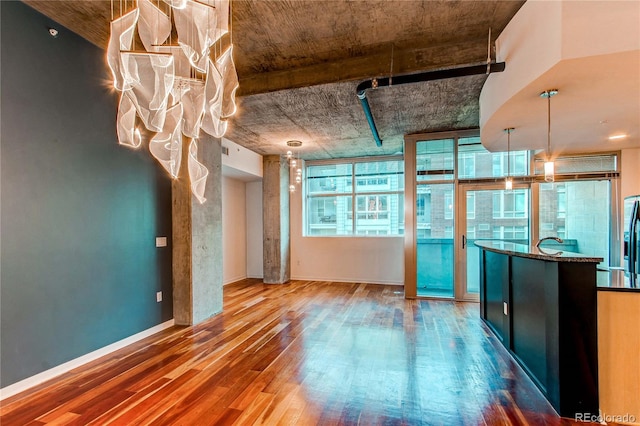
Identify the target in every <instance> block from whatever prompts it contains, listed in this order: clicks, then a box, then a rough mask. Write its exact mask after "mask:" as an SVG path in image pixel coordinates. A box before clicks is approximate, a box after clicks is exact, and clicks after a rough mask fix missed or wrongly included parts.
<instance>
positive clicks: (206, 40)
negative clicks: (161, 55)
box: [173, 1, 218, 73]
mask: <svg viewBox="0 0 640 426" xmlns="http://www.w3.org/2000/svg"><path fill="white" fill-rule="evenodd" d="M173 16H174V21H175V23H176V30H177V32H178V44H179V45H180V47H182V49H183V50H184V53H185V55H187V58H188V59H189V62H190V63H191V66H193V67H194V68H195V69H197V70H198V71H200V72H203V73H204V72H207V60H208V58H209V48H210V47H211V45H213V43H215V41H216V39H215V34H216V25H217V18H218V14H217V13H216V9H215V8H214V7H212V6H209V5H208V4H205V3H199V2H196V1H190V2H187V4H186V6H185V7H184V8H183V9H176V10H175V11H174V14H173Z"/></svg>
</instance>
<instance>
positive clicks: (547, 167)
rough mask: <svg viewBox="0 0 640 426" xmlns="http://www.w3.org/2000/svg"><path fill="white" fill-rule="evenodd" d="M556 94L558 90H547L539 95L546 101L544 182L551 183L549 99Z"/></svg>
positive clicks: (552, 166) (552, 173) (553, 174)
mask: <svg viewBox="0 0 640 426" xmlns="http://www.w3.org/2000/svg"><path fill="white" fill-rule="evenodd" d="M557 94H558V89H549V90H545V91H544V92H542V93H540V97H541V98H546V99H547V152H546V158H545V161H544V180H545V181H546V182H553V181H554V180H555V170H554V169H555V165H554V164H553V158H552V157H551V98H552V97H553V96H555V95H557Z"/></svg>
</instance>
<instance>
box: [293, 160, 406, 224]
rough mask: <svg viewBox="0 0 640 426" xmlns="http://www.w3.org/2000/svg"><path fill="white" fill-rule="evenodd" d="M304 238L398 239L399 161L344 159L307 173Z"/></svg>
mask: <svg viewBox="0 0 640 426" xmlns="http://www.w3.org/2000/svg"><path fill="white" fill-rule="evenodd" d="M306 171H307V173H306V179H305V182H306V211H305V235H307V236H340V235H360V236H361V235H402V234H403V233H404V165H403V162H402V160H401V159H393V160H384V161H360V160H345V161H344V162H340V163H330V164H313V163H309V164H308V165H307V169H306Z"/></svg>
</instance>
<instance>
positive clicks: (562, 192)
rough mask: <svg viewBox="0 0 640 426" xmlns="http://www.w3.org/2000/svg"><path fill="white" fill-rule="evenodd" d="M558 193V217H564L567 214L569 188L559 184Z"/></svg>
mask: <svg viewBox="0 0 640 426" xmlns="http://www.w3.org/2000/svg"><path fill="white" fill-rule="evenodd" d="M556 191H557V194H558V219H564V218H565V217H566V216H567V189H566V186H565V185H563V184H558V187H557V188H556Z"/></svg>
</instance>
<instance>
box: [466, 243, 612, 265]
mask: <svg viewBox="0 0 640 426" xmlns="http://www.w3.org/2000/svg"><path fill="white" fill-rule="evenodd" d="M474 244H475V245H476V246H478V247H480V248H482V249H485V250H489V251H493V252H496V253H504V254H509V255H512V256H518V257H526V258H529V259H538V260H546V261H548V262H583V263H600V262H602V261H603V260H604V259H603V258H602V257H593V256H587V255H584V254H580V253H572V252H570V251H562V250H556V249H551V248H544V247H540V248H537V247H536V246H535V245H526V244H517V243H510V242H508V241H496V240H486V241H475V242H474Z"/></svg>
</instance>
